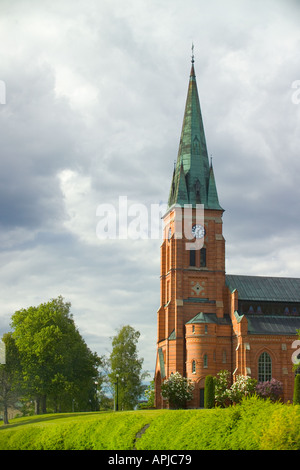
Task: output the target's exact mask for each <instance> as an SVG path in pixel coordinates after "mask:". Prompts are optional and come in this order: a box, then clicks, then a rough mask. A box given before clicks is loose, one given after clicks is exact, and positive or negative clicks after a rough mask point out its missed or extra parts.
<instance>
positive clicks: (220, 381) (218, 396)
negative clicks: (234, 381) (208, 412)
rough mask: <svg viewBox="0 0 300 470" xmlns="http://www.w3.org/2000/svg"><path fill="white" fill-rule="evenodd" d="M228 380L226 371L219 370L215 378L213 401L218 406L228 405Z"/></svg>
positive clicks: (228, 375) (228, 374)
mask: <svg viewBox="0 0 300 470" xmlns="http://www.w3.org/2000/svg"><path fill="white" fill-rule="evenodd" d="M229 380H230V373H229V371H228V370H221V371H220V372H219V373H218V374H217V377H215V401H216V404H217V405H219V406H226V405H228V404H229Z"/></svg>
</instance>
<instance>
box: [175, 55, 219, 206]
mask: <svg viewBox="0 0 300 470" xmlns="http://www.w3.org/2000/svg"><path fill="white" fill-rule="evenodd" d="M174 204H179V205H180V206H183V205H184V204H192V205H193V207H195V205H196V204H204V207H205V208H207V209H217V210H223V209H222V207H221V206H220V204H219V199H218V194H217V188H216V184H215V178H214V173H213V169H212V165H211V166H210V165H209V161H208V154H207V147H206V140H205V133H204V127H203V121H202V115H201V108H200V101H199V95H198V89H197V82H196V75H195V70H194V64H192V69H191V73H190V81H189V88H188V94H187V99H186V106H185V112H184V118H183V124H182V131H181V138H180V144H179V151H178V157H177V163H176V168H175V169H174V173H173V179H172V184H171V190H170V195H169V201H168V205H169V207H171V206H172V205H174Z"/></svg>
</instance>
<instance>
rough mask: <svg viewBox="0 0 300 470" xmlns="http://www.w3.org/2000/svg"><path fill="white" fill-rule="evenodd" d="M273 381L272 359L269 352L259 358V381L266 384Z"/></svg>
mask: <svg viewBox="0 0 300 470" xmlns="http://www.w3.org/2000/svg"><path fill="white" fill-rule="evenodd" d="M271 379H272V359H271V357H270V356H269V354H268V353H267V352H263V353H262V354H261V355H260V356H259V358H258V381H259V382H266V381H267V380H271Z"/></svg>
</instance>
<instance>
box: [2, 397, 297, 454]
mask: <svg viewBox="0 0 300 470" xmlns="http://www.w3.org/2000/svg"><path fill="white" fill-rule="evenodd" d="M141 431H142V432H141ZM140 432H141V433H140ZM139 433H140V434H139ZM8 449H9V450H26V449H28V450H38V449H41V450H42V449H43V450H133V449H136V450H208V449H211V450H223V449H224V450H229V449H232V450H256V449H257V450H258V449H300V406H293V405H282V404H273V403H270V402H268V401H263V400H258V399H256V398H255V399H248V400H245V401H244V402H243V403H242V404H241V405H237V406H234V407H229V408H225V409H220V408H214V409H211V410H141V411H123V412H93V413H61V414H49V415H40V416H31V417H25V418H16V419H13V420H11V421H10V424H9V425H6V426H4V425H2V426H0V450H8Z"/></svg>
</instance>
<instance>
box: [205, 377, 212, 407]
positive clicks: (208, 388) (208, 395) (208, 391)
mask: <svg viewBox="0 0 300 470" xmlns="http://www.w3.org/2000/svg"><path fill="white" fill-rule="evenodd" d="M214 406H215V380H214V377H213V376H212V375H207V376H206V377H205V386H204V408H213V407H214Z"/></svg>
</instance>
